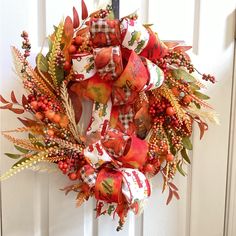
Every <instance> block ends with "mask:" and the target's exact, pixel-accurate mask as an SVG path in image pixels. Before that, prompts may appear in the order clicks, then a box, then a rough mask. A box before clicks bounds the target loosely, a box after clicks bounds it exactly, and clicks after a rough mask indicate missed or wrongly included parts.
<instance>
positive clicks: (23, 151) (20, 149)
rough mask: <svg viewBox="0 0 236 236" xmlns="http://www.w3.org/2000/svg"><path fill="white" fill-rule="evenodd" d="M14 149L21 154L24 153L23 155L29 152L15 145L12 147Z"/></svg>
mask: <svg viewBox="0 0 236 236" xmlns="http://www.w3.org/2000/svg"><path fill="white" fill-rule="evenodd" d="M14 147H15V149H16V150H18V151H19V152H22V153H24V154H27V153H29V152H30V151H29V150H27V149H24V148H22V147H19V146H16V145H14Z"/></svg>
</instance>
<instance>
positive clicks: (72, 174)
mask: <svg viewBox="0 0 236 236" xmlns="http://www.w3.org/2000/svg"><path fill="white" fill-rule="evenodd" d="M58 168H59V169H60V170H61V171H62V173H63V174H64V175H66V174H67V175H68V177H69V179H70V180H76V179H78V178H79V177H80V173H79V171H75V159H69V158H67V159H66V160H65V161H59V162H58Z"/></svg>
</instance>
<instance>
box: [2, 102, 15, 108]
mask: <svg viewBox="0 0 236 236" xmlns="http://www.w3.org/2000/svg"><path fill="white" fill-rule="evenodd" d="M12 106H13V104H12V103H9V104H7V105H4V106H1V107H0V109H11V108H12Z"/></svg>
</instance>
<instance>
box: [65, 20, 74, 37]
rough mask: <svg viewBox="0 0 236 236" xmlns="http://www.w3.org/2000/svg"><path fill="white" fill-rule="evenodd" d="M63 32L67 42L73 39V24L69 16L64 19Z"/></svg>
mask: <svg viewBox="0 0 236 236" xmlns="http://www.w3.org/2000/svg"><path fill="white" fill-rule="evenodd" d="M64 32H65V36H66V38H67V39H68V40H70V39H71V38H72V37H73V34H74V28H73V22H72V19H71V18H70V17H69V16H67V17H66V19H65V24H64Z"/></svg>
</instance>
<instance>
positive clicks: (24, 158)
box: [11, 157, 29, 168]
mask: <svg viewBox="0 0 236 236" xmlns="http://www.w3.org/2000/svg"><path fill="white" fill-rule="evenodd" d="M28 159H29V158H27V157H23V158H22V159H20V160H19V161H18V162H16V163H15V164H14V165H13V166H12V167H11V168H13V167H14V166H17V165H19V164H21V163H23V162H25V161H26V160H28Z"/></svg>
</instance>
